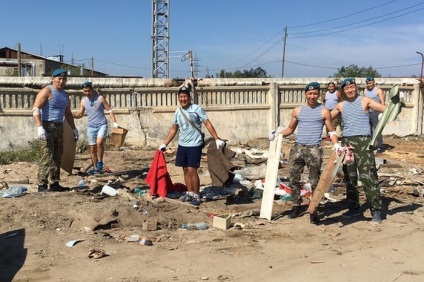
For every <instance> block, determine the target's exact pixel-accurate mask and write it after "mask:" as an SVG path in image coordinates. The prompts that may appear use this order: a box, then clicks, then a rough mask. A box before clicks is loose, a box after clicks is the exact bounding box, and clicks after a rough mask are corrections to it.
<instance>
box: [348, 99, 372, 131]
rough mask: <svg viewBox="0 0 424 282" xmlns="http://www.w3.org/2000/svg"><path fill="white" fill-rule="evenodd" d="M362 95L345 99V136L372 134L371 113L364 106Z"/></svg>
mask: <svg viewBox="0 0 424 282" xmlns="http://www.w3.org/2000/svg"><path fill="white" fill-rule="evenodd" d="M362 98H363V97H362V96H359V97H357V98H356V99H355V101H352V102H350V101H343V111H342V119H343V137H350V136H358V135H371V129H370V119H369V115H368V113H367V112H366V111H364V108H363V107H362Z"/></svg>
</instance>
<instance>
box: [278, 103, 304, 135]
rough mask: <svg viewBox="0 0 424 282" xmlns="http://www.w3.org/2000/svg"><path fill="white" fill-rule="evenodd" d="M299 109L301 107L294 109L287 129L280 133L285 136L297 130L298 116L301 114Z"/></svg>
mask: <svg viewBox="0 0 424 282" xmlns="http://www.w3.org/2000/svg"><path fill="white" fill-rule="evenodd" d="M299 111H300V107H296V108H294V109H293V112H292V117H291V120H290V123H289V126H287V128H286V129H284V130H283V131H281V132H280V134H281V135H283V137H286V136H289V135H291V134H292V133H293V132H294V131H295V130H296V127H297V122H298V120H297V116H298V114H299Z"/></svg>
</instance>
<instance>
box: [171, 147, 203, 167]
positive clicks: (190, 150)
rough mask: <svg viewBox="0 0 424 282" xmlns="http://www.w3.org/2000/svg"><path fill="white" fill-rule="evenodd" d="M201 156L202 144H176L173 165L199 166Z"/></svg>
mask: <svg viewBox="0 0 424 282" xmlns="http://www.w3.org/2000/svg"><path fill="white" fill-rule="evenodd" d="M201 157H202V146H201V145H200V146H196V147H184V146H178V150H177V158H176V159H175V165H176V166H180V167H195V168H199V167H200V158H201Z"/></svg>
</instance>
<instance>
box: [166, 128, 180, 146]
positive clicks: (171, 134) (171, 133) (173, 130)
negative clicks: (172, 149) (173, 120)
mask: <svg viewBox="0 0 424 282" xmlns="http://www.w3.org/2000/svg"><path fill="white" fill-rule="evenodd" d="M178 128H179V127H178V124H173V125H172V126H171V129H170V130H169V133H168V136H167V137H166V139H165V141H164V142H163V143H164V144H165V145H166V146H168V144H169V143H170V142H171V141H172V139H174V137H175V135H176V134H177V132H178Z"/></svg>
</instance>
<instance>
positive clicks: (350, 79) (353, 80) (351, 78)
mask: <svg viewBox="0 0 424 282" xmlns="http://www.w3.org/2000/svg"><path fill="white" fill-rule="evenodd" d="M350 84H356V82H355V79H354V78H353V77H348V78H345V80H343V81H342V84H341V85H340V87H341V88H342V89H343V88H344V87H345V86H346V85H350Z"/></svg>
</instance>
